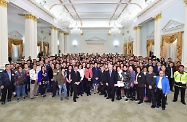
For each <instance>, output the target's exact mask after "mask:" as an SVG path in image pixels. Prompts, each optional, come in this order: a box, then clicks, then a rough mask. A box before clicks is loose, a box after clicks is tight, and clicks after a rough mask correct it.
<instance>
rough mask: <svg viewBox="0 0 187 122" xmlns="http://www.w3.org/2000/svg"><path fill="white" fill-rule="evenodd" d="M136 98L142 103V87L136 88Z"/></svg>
mask: <svg viewBox="0 0 187 122" xmlns="http://www.w3.org/2000/svg"><path fill="white" fill-rule="evenodd" d="M137 98H138V100H140V102H143V99H144V87H138V90H137Z"/></svg>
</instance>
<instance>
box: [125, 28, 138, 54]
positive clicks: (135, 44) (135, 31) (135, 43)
mask: <svg viewBox="0 0 187 122" xmlns="http://www.w3.org/2000/svg"><path fill="white" fill-rule="evenodd" d="M128 42H129V41H127V54H129V52H128V48H129V47H128ZM136 47H137V27H136V26H135V27H134V42H133V54H134V55H135V56H136V55H137V48H136Z"/></svg>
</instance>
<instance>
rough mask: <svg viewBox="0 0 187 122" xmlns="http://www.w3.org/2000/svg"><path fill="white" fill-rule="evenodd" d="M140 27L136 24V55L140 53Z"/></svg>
mask: <svg viewBox="0 0 187 122" xmlns="http://www.w3.org/2000/svg"><path fill="white" fill-rule="evenodd" d="M140 29H141V27H140V26H137V31H136V32H137V33H136V34H137V35H136V36H137V38H136V56H140V55H141V50H140V47H141V45H140V41H141V39H140Z"/></svg>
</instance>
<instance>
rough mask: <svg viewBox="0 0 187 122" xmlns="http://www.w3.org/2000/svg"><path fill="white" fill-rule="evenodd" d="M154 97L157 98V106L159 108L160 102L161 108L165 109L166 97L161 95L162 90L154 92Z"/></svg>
mask: <svg viewBox="0 0 187 122" xmlns="http://www.w3.org/2000/svg"><path fill="white" fill-rule="evenodd" d="M156 97H157V106H161V100H162V108H166V96H165V94H163V92H162V89H158V88H157V90H156Z"/></svg>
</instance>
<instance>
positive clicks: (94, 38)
mask: <svg viewBox="0 0 187 122" xmlns="http://www.w3.org/2000/svg"><path fill="white" fill-rule="evenodd" d="M86 41H106V40H104V39H102V38H99V37H97V36H94V37H92V38H90V39H87V40H86Z"/></svg>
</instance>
